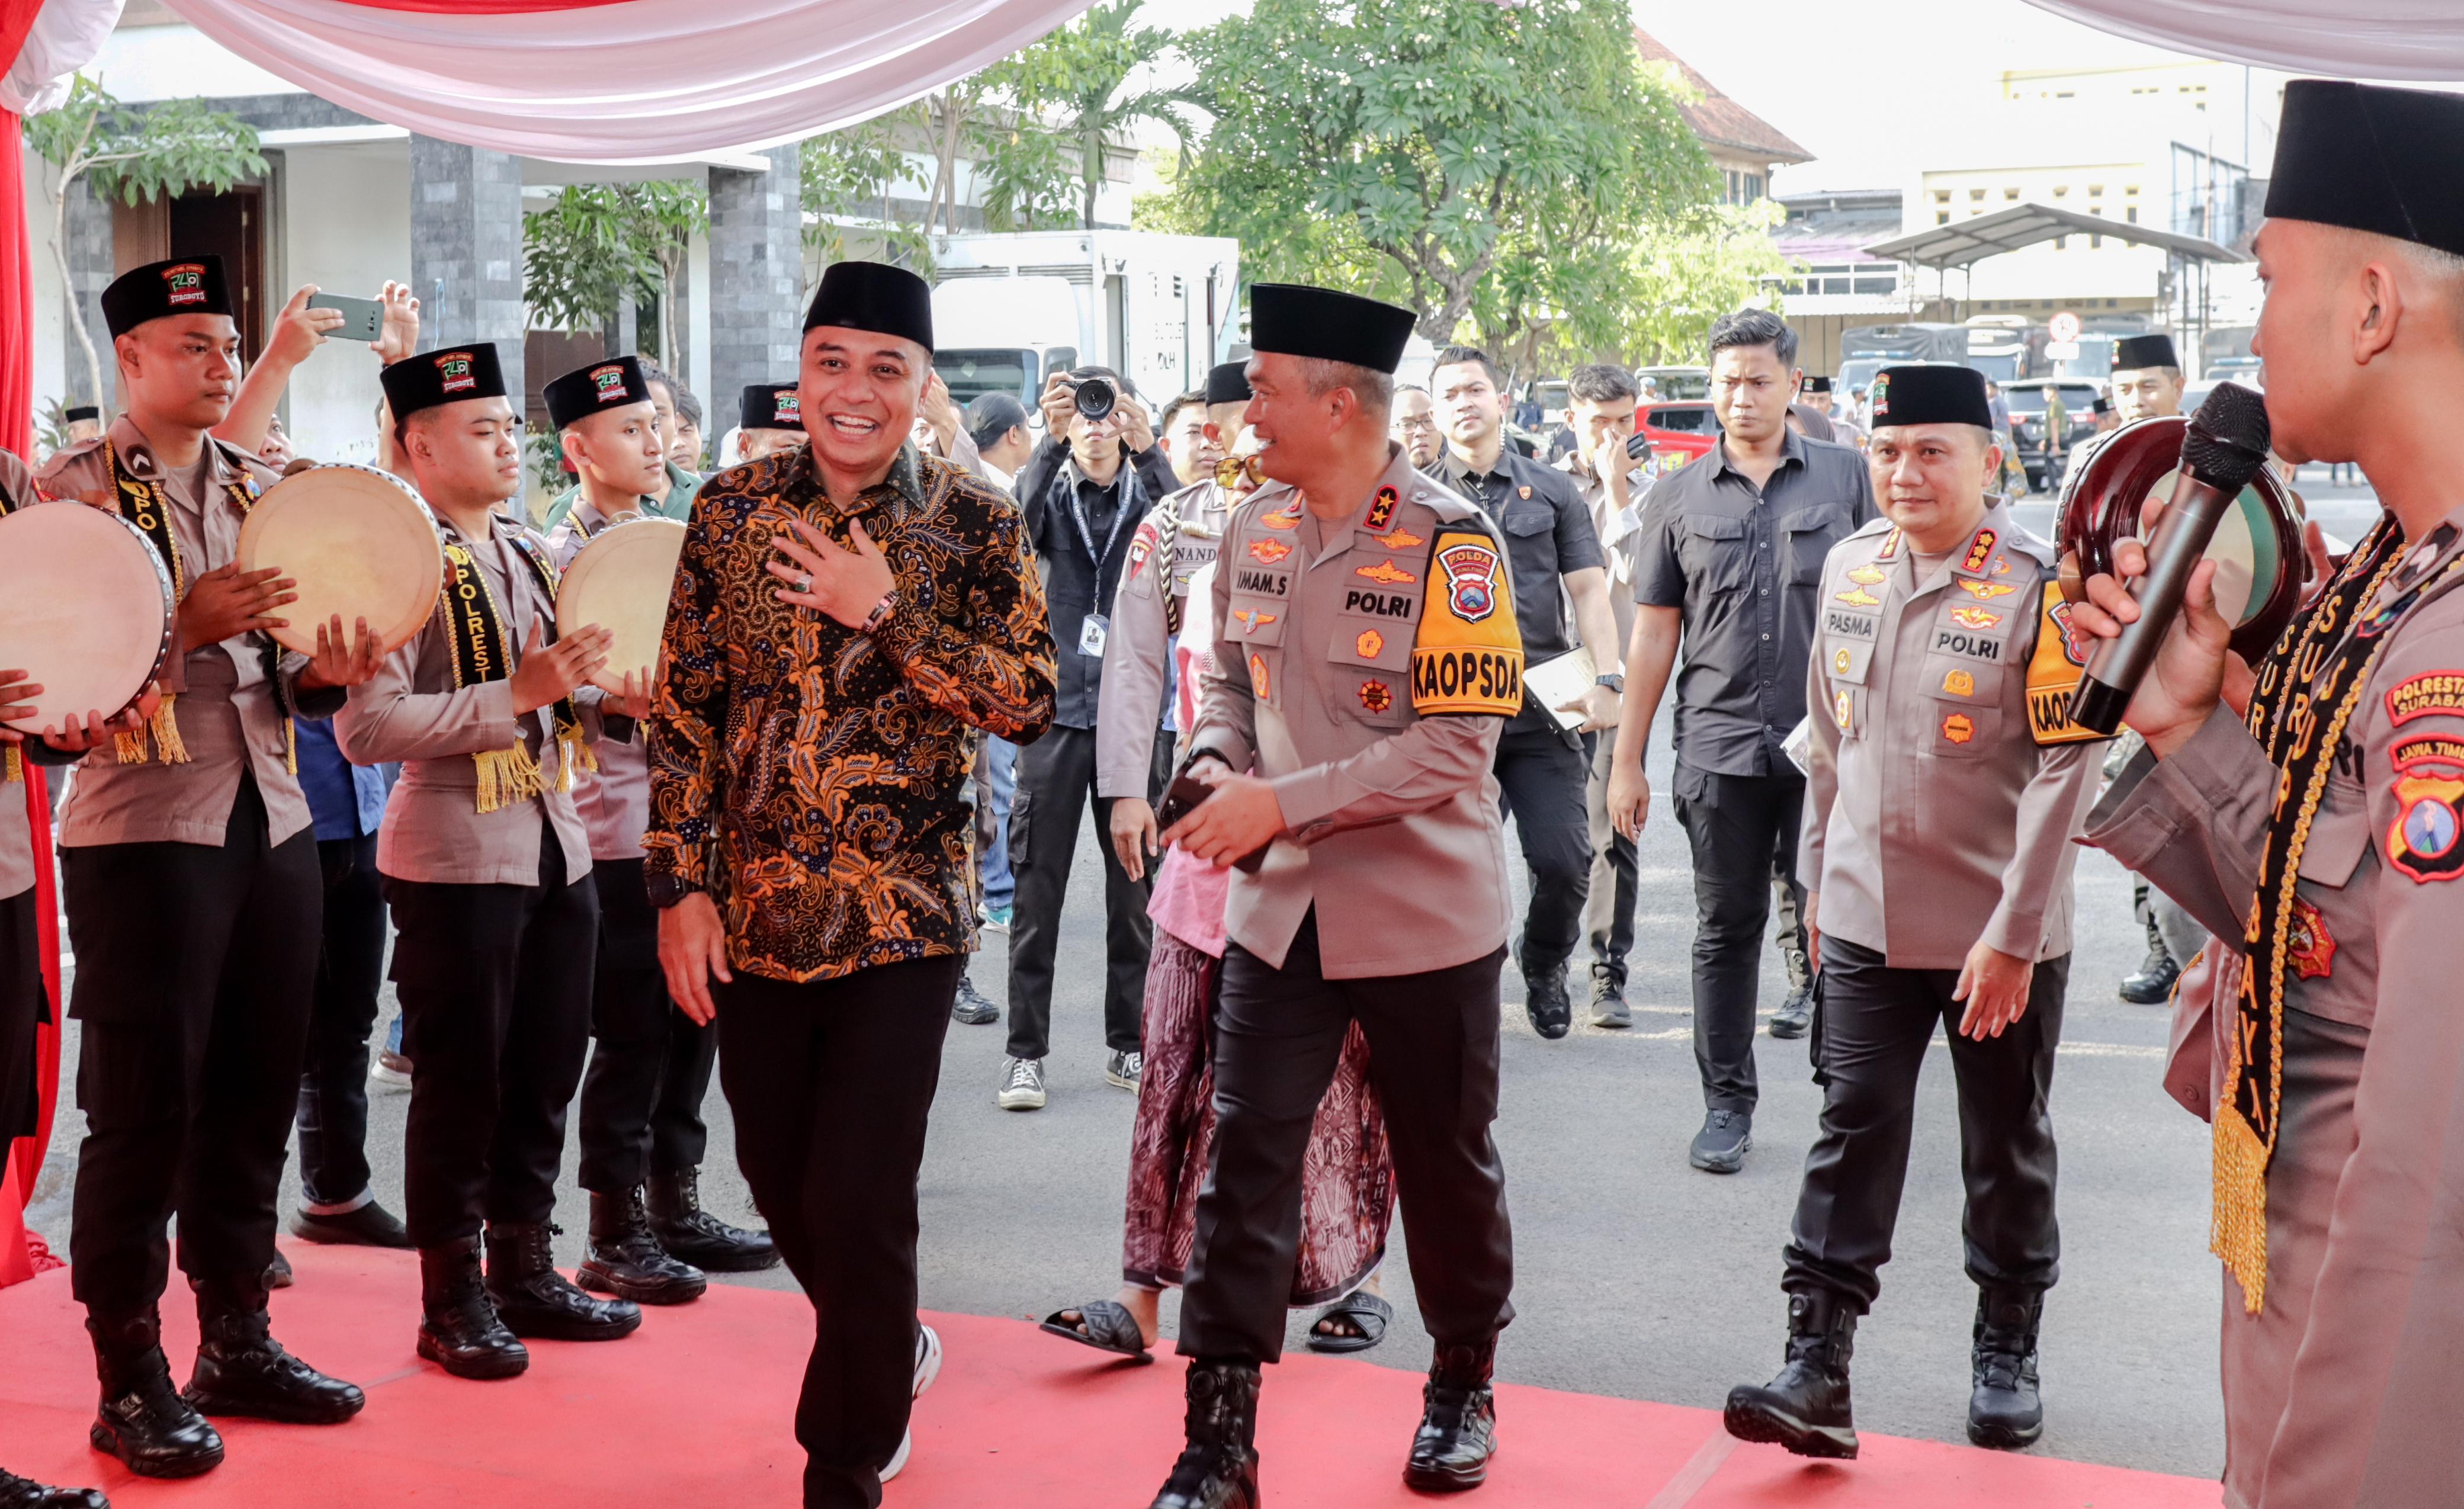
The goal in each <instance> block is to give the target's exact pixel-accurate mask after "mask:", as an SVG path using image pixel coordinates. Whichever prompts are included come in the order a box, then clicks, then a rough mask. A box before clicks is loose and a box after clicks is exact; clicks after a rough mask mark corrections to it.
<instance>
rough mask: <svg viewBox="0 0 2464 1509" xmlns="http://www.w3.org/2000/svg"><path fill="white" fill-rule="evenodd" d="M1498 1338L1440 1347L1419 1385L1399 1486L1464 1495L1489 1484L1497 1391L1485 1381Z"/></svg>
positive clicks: (1494, 1447) (1494, 1450)
mask: <svg viewBox="0 0 2464 1509" xmlns="http://www.w3.org/2000/svg"><path fill="white" fill-rule="evenodd" d="M1496 1364H1497V1339H1496V1338H1495V1337H1491V1338H1490V1339H1489V1340H1487V1341H1485V1342H1483V1343H1481V1344H1480V1345H1477V1346H1472V1345H1463V1344H1460V1343H1459V1344H1457V1345H1453V1346H1441V1347H1439V1348H1438V1357H1437V1361H1436V1362H1434V1363H1432V1364H1431V1365H1430V1366H1429V1381H1428V1382H1427V1383H1425V1384H1422V1385H1421V1386H1420V1429H1419V1433H1418V1434H1416V1435H1414V1436H1413V1437H1412V1454H1411V1455H1410V1456H1409V1457H1407V1458H1406V1459H1405V1460H1404V1463H1403V1486H1404V1487H1406V1488H1417V1489H1419V1491H1420V1492H1422V1493H1425V1494H1452V1493H1462V1492H1464V1491H1465V1490H1467V1489H1472V1488H1477V1487H1479V1486H1480V1485H1481V1484H1482V1483H1484V1482H1486V1481H1487V1480H1488V1459H1489V1458H1490V1457H1492V1456H1494V1455H1496V1454H1497V1393H1496V1390H1495V1389H1492V1388H1490V1387H1489V1377H1490V1375H1491V1374H1492V1373H1493V1372H1494V1371H1495V1369H1496Z"/></svg>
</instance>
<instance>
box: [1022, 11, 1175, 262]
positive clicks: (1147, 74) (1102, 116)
mask: <svg viewBox="0 0 2464 1509" xmlns="http://www.w3.org/2000/svg"><path fill="white" fill-rule="evenodd" d="M1145 3H1146V0H1103V3H1102V4H1099V5H1097V6H1095V7H1094V8H1093V9H1092V10H1089V11H1087V12H1086V13H1085V14H1083V15H1081V16H1079V17H1078V18H1077V19H1076V20H1074V21H1071V22H1069V23H1068V24H1067V25H1065V26H1061V27H1058V28H1056V29H1054V30H1053V31H1051V32H1048V33H1045V35H1044V36H1043V37H1041V38H1039V39H1038V40H1037V41H1036V42H1035V43H1033V44H1032V45H1031V46H1028V47H1026V48H1023V49H1022V50H1021V51H1019V52H1017V53H1015V54H1013V55H1010V56H1008V57H1006V58H1003V59H1002V60H1001V62H998V63H996V64H994V65H993V66H992V67H991V68H988V69H986V70H985V71H984V77H985V78H986V79H987V80H988V82H989V84H990V87H992V88H993V89H996V90H999V91H1001V93H1003V94H1005V95H1007V96H1008V97H1009V98H1010V99H1011V100H1013V101H1014V102H1015V103H1016V104H1017V105H1018V107H1019V108H1020V109H1021V110H1022V111H1023V112H1024V113H1025V114H1026V115H1027V116H1028V117H1030V118H1036V119H1040V120H1044V121H1045V122H1046V123H1047V124H1048V125H1049V126H1050V135H1051V136H1052V137H1054V138H1057V139H1058V142H1057V143H1056V144H1059V145H1063V146H1064V149H1065V150H1070V151H1072V152H1073V155H1074V156H1075V159H1076V164H1075V165H1076V170H1077V171H1076V176H1077V179H1078V187H1079V208H1078V224H1079V225H1080V227H1081V228H1083V229H1089V230H1091V229H1093V227H1094V224H1095V195H1096V191H1097V190H1098V189H1100V188H1102V187H1103V186H1104V153H1105V143H1106V142H1107V140H1108V139H1110V138H1112V137H1115V136H1120V135H1123V134H1126V133H1128V132H1130V131H1133V130H1134V129H1136V128H1137V127H1138V126H1140V125H1144V124H1150V123H1153V124H1159V125H1164V126H1168V127H1170V128H1171V129H1172V131H1173V133H1174V134H1175V135H1177V136H1178V137H1180V138H1181V139H1182V141H1183V142H1184V144H1185V143H1186V142H1187V140H1188V122H1187V121H1185V120H1183V119H1182V117H1181V112H1182V110H1183V108H1184V106H1185V103H1186V101H1185V100H1184V99H1183V98H1182V97H1181V96H1180V95H1179V94H1178V93H1177V92H1176V91H1174V90H1169V89H1163V88H1159V87H1155V85H1154V84H1152V83H1151V82H1147V81H1146V80H1149V79H1151V78H1152V77H1153V74H1154V71H1155V64H1156V63H1157V62H1158V61H1159V60H1160V59H1162V58H1163V56H1164V55H1166V54H1167V53H1169V52H1170V51H1172V48H1173V37H1172V35H1171V34H1170V33H1164V32H1159V31H1155V30H1154V29H1152V28H1140V27H1133V25H1132V24H1131V23H1132V22H1133V21H1134V20H1135V19H1136V17H1137V13H1138V11H1139V10H1140V9H1141V8H1142V7H1143V6H1144V5H1145ZM1033 129H1034V125H1033V121H1032V120H1029V121H1025V122H1022V123H1021V130H1022V131H1026V132H1031V131H1032V130H1033ZM1029 198H1030V200H1031V199H1032V196H1031V195H1030V196H1029Z"/></svg>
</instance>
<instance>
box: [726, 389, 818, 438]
mask: <svg viewBox="0 0 2464 1509" xmlns="http://www.w3.org/2000/svg"><path fill="white" fill-rule="evenodd" d="M736 423H737V426H738V427H739V428H743V429H802V428H803V427H804V410H803V405H802V404H801V403H800V402H799V401H798V399H797V397H796V384H795V383H748V384H747V385H746V386H745V389H744V394H743V396H742V397H741V398H739V399H738V400H737V405H736Z"/></svg>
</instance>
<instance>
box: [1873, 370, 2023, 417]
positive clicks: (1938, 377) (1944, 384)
mask: <svg viewBox="0 0 2464 1509" xmlns="http://www.w3.org/2000/svg"><path fill="white" fill-rule="evenodd" d="M1873 401H1874V427H1875V428H1876V429H1881V428H1884V427H1886V426H1895V425H1974V426H1976V427H1977V428H1979V429H1991V428H1992V427H1993V406H1992V405H1991V404H1990V403H1988V402H1987V401H1986V398H1985V374H1984V373H1982V372H1979V371H1977V370H1976V369H1975V368H1974V367H1954V366H1924V367H1884V368H1883V369H1882V370H1881V371H1880V372H1877V373H1875V374H1874V389H1873Z"/></svg>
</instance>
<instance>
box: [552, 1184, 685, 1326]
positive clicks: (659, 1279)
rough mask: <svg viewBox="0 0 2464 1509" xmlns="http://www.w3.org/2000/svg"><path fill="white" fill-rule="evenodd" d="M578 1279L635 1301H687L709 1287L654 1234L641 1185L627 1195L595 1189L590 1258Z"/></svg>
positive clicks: (587, 1286) (584, 1284) (600, 1290)
mask: <svg viewBox="0 0 2464 1509" xmlns="http://www.w3.org/2000/svg"><path fill="white" fill-rule="evenodd" d="M574 1281H575V1282H577V1283H579V1284H581V1285H582V1287H583V1288H585V1289H588V1290H591V1291H593V1292H594V1293H598V1294H612V1295H616V1296H618V1297H619V1298H621V1299H627V1300H630V1301H633V1302H634V1303H636V1304H685V1303H688V1302H690V1301H694V1300H698V1299H700V1298H701V1296H702V1291H703V1290H705V1289H707V1288H709V1287H710V1279H707V1278H705V1277H704V1276H703V1274H702V1271H701V1270H700V1269H698V1268H696V1267H694V1266H693V1264H691V1263H689V1262H679V1261H677V1260H676V1259H675V1258H671V1257H670V1256H669V1255H668V1251H667V1249H666V1248H664V1247H661V1246H660V1245H659V1239H658V1238H657V1237H655V1236H651V1235H650V1213H649V1208H648V1207H646V1206H645V1205H643V1203H642V1189H641V1186H639V1185H635V1186H634V1187H633V1188H632V1189H629V1190H627V1191H626V1192H624V1193H622V1194H601V1193H600V1192H598V1191H596V1190H594V1191H592V1192H591V1193H590V1260H589V1261H587V1262H585V1263H583V1265H582V1271H581V1272H580V1273H577V1274H575V1275H574Z"/></svg>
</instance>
